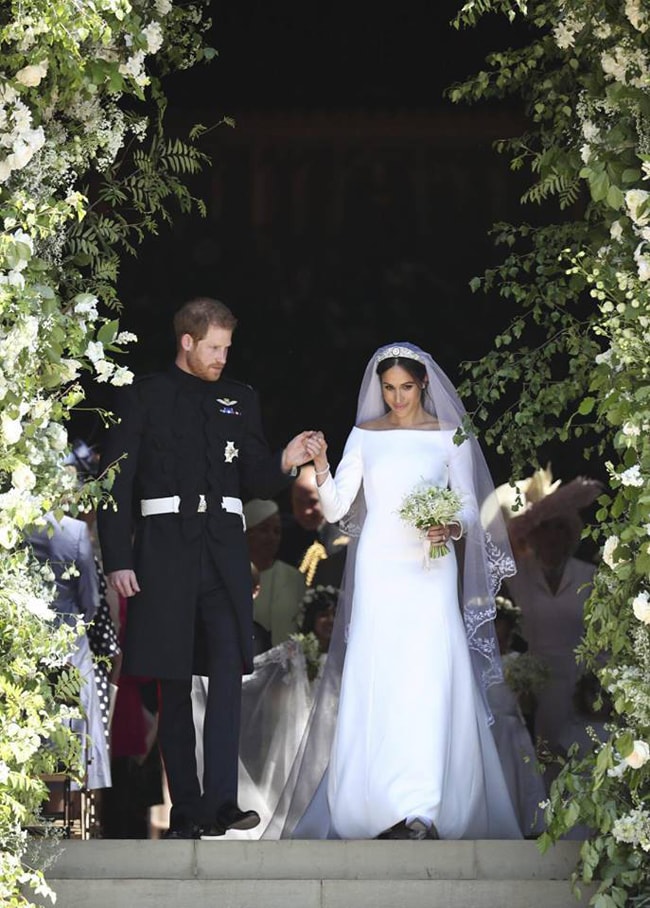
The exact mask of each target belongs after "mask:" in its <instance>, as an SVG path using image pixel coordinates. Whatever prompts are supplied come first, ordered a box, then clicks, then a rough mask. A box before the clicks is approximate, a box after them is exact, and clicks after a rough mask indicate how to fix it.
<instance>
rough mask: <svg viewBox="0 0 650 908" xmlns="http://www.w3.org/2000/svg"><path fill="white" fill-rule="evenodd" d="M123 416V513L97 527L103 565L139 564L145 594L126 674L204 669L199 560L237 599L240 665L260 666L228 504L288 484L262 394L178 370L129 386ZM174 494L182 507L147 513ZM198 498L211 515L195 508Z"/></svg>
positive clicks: (238, 533)
mask: <svg viewBox="0 0 650 908" xmlns="http://www.w3.org/2000/svg"><path fill="white" fill-rule="evenodd" d="M117 411H118V412H117V415H118V416H119V417H120V419H121V421H120V422H119V423H118V424H116V425H114V426H113V427H112V428H111V429H110V430H109V432H108V434H107V438H106V443H105V447H104V450H103V453H102V468H106V467H107V466H108V465H109V464H111V463H113V462H114V461H116V460H118V459H119V458H120V457H122V455H123V454H126V455H127V456H126V458H124V459H122V460H121V461H120V470H119V473H118V475H117V476H116V479H115V483H114V485H113V489H112V496H113V498H114V501H115V503H116V505H117V510H114V508H113V507H112V506H111V504H109V505H108V507H107V508H106V509H103V508H100V509H99V513H98V529H99V537H100V542H101V548H102V555H103V562H104V571H105V572H106V573H110V572H112V571H117V570H123V569H133V570H134V571H135V573H136V577H137V579H138V583H139V585H140V589H141V592H140V593H138V595H137V596H134V597H133V598H132V599H131V600H130V603H129V609H128V618H127V633H126V644H125V664H124V671H125V672H128V673H129V674H137V675H150V676H153V677H155V678H169V679H178V680H182V679H188V678H189V677H190V676H191V675H192V673H195V674H204V673H205V671H206V669H205V664H204V660H203V658H202V656H201V653H200V649H201V647H200V646H198V647H196V648H195V606H196V599H197V589H198V584H199V579H200V559H201V558H202V557H209V558H211V559H212V560H213V562H214V564H215V565H216V567H217V569H218V571H219V573H220V574H221V577H222V579H223V581H224V584H225V586H226V588H227V590H228V592H229V594H230V598H231V600H232V603H233V606H234V608H235V611H236V615H237V622H238V627H239V639H240V647H241V659H242V670H243V671H244V672H249V671H252V660H253V646H252V644H253V615H252V599H251V569H250V559H249V555H248V547H247V544H246V537H245V534H244V527H243V522H242V518H241V516H240V515H239V514H237V513H232V512H230V511H228V510H225V509H224V507H223V506H222V502H223V499H224V497H227V498H231V499H241V498H243V497H244V496H245V497H244V500H246V499H247V498H249V497H253V496H254V497H260V498H269V497H272V496H273V495H276V494H277V493H278V492H279V491H280V490H281V489H282V488H283V487H284V486H285V485H287V483H288V482H289V481H290V478H289V477H288V476H287V475H286V474H284V473H283V472H282V469H281V453H277V454H273V453H271V452H270V450H269V448H268V445H267V443H266V440H265V438H264V434H263V431H262V423H261V417H260V410H259V404H258V400H257V395H256V394H255V392H254V391H253V389H252V388H250V387H249V386H247V385H244V384H241V383H240V382H236V381H232V380H230V379H226V378H221V379H219V381H216V382H207V381H203V380H202V379H200V378H196V377H195V376H193V375H190V374H189V373H187V372H184V371H182V370H181V369H179V368H178V367H177V366H172V367H171V368H170V369H169V370H168V371H167V372H161V373H157V374H154V375H150V376H147V377H144V378H141V379H138V380H136V382H134V384H133V386H131V387H130V388H128V389H125V390H124V391H122V392H121V401H120V403H119V406H118V407H117ZM174 495H178V496H180V499H181V503H180V513H177V514H173V513H167V514H158V515H153V516H148V517H143V516H141V513H140V510H141V508H140V502H141V500H142V499H155V498H167V497H169V496H174ZM200 495H203V496H205V500H206V503H207V509H206V511H205V512H204V513H197V508H198V505H199V496H200ZM197 636H198V637H199V638H200V634H199V635H197ZM198 642H199V643H200V639H199V641H198Z"/></svg>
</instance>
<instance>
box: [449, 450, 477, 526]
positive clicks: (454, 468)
mask: <svg viewBox="0 0 650 908" xmlns="http://www.w3.org/2000/svg"><path fill="white" fill-rule="evenodd" d="M473 474H474V465H473V462H472V449H471V446H470V444H469V442H467V441H463V442H462V444H460V445H454V444H453V442H452V451H451V453H450V456H449V487H450V488H451V489H453V490H454V492H458V494H459V495H461V496H462V499H463V506H462V508H461V510H460V512H459V514H458V519H459V520H460V522H461V525H462V528H463V533H466V532H467V530H468V529H469V528H470V527H472V526H473V525H474V524H475V523H476V521H477V519H478V516H479V510H478V504H477V501H476V495H475V494H474V475H473Z"/></svg>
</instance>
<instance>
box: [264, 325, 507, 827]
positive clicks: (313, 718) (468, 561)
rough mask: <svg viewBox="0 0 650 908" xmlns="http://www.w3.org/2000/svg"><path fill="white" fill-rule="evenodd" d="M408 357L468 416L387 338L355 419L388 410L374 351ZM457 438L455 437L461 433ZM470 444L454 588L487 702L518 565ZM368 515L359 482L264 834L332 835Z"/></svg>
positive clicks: (445, 389) (433, 393) (455, 399)
mask: <svg viewBox="0 0 650 908" xmlns="http://www.w3.org/2000/svg"><path fill="white" fill-rule="evenodd" d="M387 354H388V355H389V356H390V357H393V356H394V357H396V358H399V357H404V356H405V357H407V358H410V359H415V360H417V361H418V362H421V363H422V364H423V365H424V367H425V368H426V371H427V377H428V386H427V390H426V394H425V397H424V400H423V404H424V407H425V409H426V410H427V411H428V412H429V413H431V414H432V415H434V416H435V417H436V418H437V420H438V421H439V423H440V428H441V429H448V430H460V429H461V427H462V426H463V425H464V420H465V417H466V411H465V408H464V406H463V404H462V402H461V400H460V397H459V396H458V394H457V392H456V389H455V388H454V386H453V385H452V383H451V382H450V381H449V379H448V378H447V376H446V375H445V373H444V372H443V371H442V369H440V367H439V366H438V365H437V364H436V363H435V362H434V360H433V359H432V358H431V356H430V355H429V354H428V353H426V352H425V351H424V350H421V349H420V348H419V347H416V346H415V345H413V344H410V343H406V342H399V343H395V344H389V345H388V346H386V347H381V348H379V350H377V351H376V352H375V353H374V354H373V356H372V358H371V359H370V361H369V363H368V365H367V367H366V370H365V373H364V376H363V381H362V383H361V390H360V392H359V400H358V405H357V415H356V420H355V425H357V426H358V425H361V424H363V423H365V422H367V421H369V420H371V419H376V418H378V417H380V416H382V415H383V414H384V413H385V412H386V405H385V404H384V401H383V397H382V390H381V383H380V381H379V379H378V376H377V372H376V369H377V363H378V358H382V359H384V358H386V356H387ZM459 441H460V437H459ZM463 444H469V445H470V453H471V457H470V458H468V460H470V461H471V469H472V476H471V478H469V482H468V486H469V487H470V488H471V489H472V494H473V496H474V504H475V514H476V519H475V520H474V521H473V522H472V523H471V524H470V525H468V526H467V527H466V528H465V535H464V545H463V546H462V548H461V549H460V551H459V581H460V584H459V595H460V602H461V607H462V611H463V620H464V623H465V631H466V635H467V644H468V647H469V650H470V653H471V656H472V665H473V668H474V673H475V676H476V680H477V682H478V684H479V686H480V690H481V692H482V694H483V700H484V703H485V711H486V716H488V717H491V714H490V710H489V706H488V704H487V697H486V693H485V692H486V690H487V688H488V687H489V686H490V685H492V684H494V683H496V682H498V681H501V680H502V673H501V660H500V657H499V647H498V644H497V640H496V635H495V631H494V624H493V619H494V617H495V614H496V608H495V604H494V597H495V595H496V593H497V591H498V589H499V587H500V585H501V582H502V581H503V579H504V578H505V577H509V576H512V575H513V574H514V573H515V570H516V568H515V562H514V559H513V557H512V552H511V550H510V544H509V541H508V533H507V530H506V526H505V523H504V521H503V519H502V518H501V515H500V514H497V515H494V514H493V513H492V511H490V523H489V526H485V525H483V522H482V519H481V516H480V515H481V506H482V505H483V504H484V502H486V501H487V500H488V499H489V498H490V496H491V495H493V494H494V483H493V481H492V477H491V476H490V472H489V470H488V466H487V463H486V462H485V458H484V456H483V453H482V451H481V449H480V447H479V444H478V442H477V440H476V438H475V437H474V436H473V435H471V434H470V435H467V436H466V439H465V441H464V442H463ZM365 515H366V507H365V500H364V496H363V486H362V488H361V490H360V492H359V495H358V496H357V498H356V500H355V502H354V504H353V505H352V507H351V509H350V511H349V513H348V514H347V515H346V517H345V518H344V519H343V521H342V522H341V525H342V527H343V528H344V529H345V531H346V532H347V533H348V534H350V535H351V537H352V539H351V541H350V544H349V545H348V552H347V557H346V566H345V572H344V576H343V583H342V589H341V595H340V598H339V605H338V608H337V612H336V620H335V623H334V630H333V632H332V638H331V642H330V648H329V653H328V657H327V664H326V666H325V670H324V674H323V678H322V681H321V685H320V688H319V692H318V696H317V698H316V700H315V702H314V706H313V708H312V712H311V715H310V718H309V722H308V724H307V728H306V731H305V734H304V736H303V740H302V742H301V745H300V748H299V750H298V754H297V756H296V760H295V762H294V765H293V768H292V771H291V773H290V776H289V779H288V782H287V785H286V786H285V789H284V791H283V793H282V796H281V797H280V800H279V803H278V807H277V809H276V811H275V814H274V816H273V818H272V819H271V822H270V823H269V825H268V827H267V829H266V831H265V833H264V837H265V838H285V837H294V838H331V837H333V836H334V833H333V831H332V830H331V825H330V816H329V808H328V805H327V766H328V763H329V757H330V750H331V746H332V740H333V736H334V730H335V726H336V713H337V707H338V697H339V688H340V682H341V675H342V672H343V662H344V660H345V649H346V637H347V628H348V625H349V622H350V615H351V610H352V603H353V599H354V576H355V566H356V549H357V538H358V536H359V534H360V532H361V530H362V528H363V522H364V519H365Z"/></svg>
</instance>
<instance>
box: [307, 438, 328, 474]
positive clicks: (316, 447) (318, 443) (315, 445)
mask: <svg viewBox="0 0 650 908" xmlns="http://www.w3.org/2000/svg"><path fill="white" fill-rule="evenodd" d="M307 449H308V451H309V453H310V454H311V458H312V460H313V461H314V466H315V467H316V469H317V470H321V469H324V468H325V467H326V466H327V442H326V441H325V436H324V435H323V433H322V432H312V434H311V436H310V437H309V439H308V441H307Z"/></svg>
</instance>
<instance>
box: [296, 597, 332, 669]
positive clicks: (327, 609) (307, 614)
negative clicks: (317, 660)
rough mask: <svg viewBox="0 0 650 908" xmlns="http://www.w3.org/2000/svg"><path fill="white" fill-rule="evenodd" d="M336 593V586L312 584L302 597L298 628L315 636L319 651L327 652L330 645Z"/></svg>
mask: <svg viewBox="0 0 650 908" xmlns="http://www.w3.org/2000/svg"><path fill="white" fill-rule="evenodd" d="M338 594H339V591H338V590H337V589H336V587H333V586H314V587H311V588H310V589H308V590H307V592H306V593H305V596H304V599H303V614H302V621H301V625H300V630H301V632H302V633H303V634H313V635H314V636H315V637H316V639H317V640H318V646H319V648H320V651H321V653H327V651H328V649H329V647H330V640H331V639H332V629H333V627H334V617H335V615H336V601H337V598H338Z"/></svg>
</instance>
